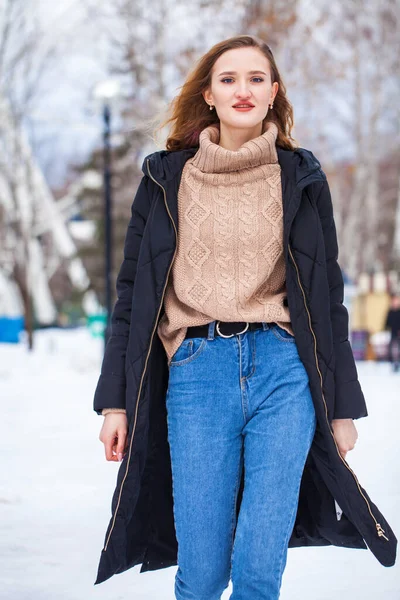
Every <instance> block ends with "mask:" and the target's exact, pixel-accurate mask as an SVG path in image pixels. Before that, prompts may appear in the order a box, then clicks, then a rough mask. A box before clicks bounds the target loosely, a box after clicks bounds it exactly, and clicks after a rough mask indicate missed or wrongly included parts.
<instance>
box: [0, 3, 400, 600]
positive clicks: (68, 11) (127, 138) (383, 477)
mask: <svg viewBox="0 0 400 600" xmlns="http://www.w3.org/2000/svg"><path fill="white" fill-rule="evenodd" d="M239 33H250V34H255V35H257V36H259V37H261V38H263V39H264V40H265V41H266V42H267V43H268V44H269V45H270V46H271V48H272V51H273V53H274V56H275V58H276V61H277V64H278V67H279V69H280V71H281V74H282V77H283V81H284V83H285V85H286V88H287V92H288V97H289V99H290V101H291V103H292V104H293V106H294V115H295V129H294V132H293V135H294V138H295V139H296V140H297V142H298V143H299V145H300V146H302V147H305V148H308V149H310V150H312V152H313V153H314V154H315V155H316V157H317V158H318V159H319V160H320V162H321V164H322V167H323V169H324V171H325V172H326V174H327V176H328V180H329V184H330V188H331V192H332V198H333V204H334V212H335V220H336V227H337V234H338V240H339V263H340V265H341V268H342V272H343V277H344V280H345V304H346V306H347V308H348V310H349V314H350V325H351V342H352V346H353V352H354V354H355V357H356V359H357V367H358V370H359V375H360V379H361V384H362V387H363V389H364V392H365V395H366V400H367V405H368V408H369V414H370V416H372V419H371V420H370V421H371V422H370V423H367V421H368V419H365V420H360V421H359V422H358V423H357V427H358V430H359V433H360V438H361V437H363V438H364V441H360V445H358V447H357V450H356V449H355V450H354V451H352V452H351V453H350V454H351V457H349V460H350V461H352V462H353V465H355V466H354V468H355V471H356V472H357V473H358V475H359V479H361V482H362V483H364V481H363V480H366V483H365V485H366V489H367V490H368V493H369V494H370V495H371V496H372V499H373V500H374V501H376V503H377V504H378V506H379V508H380V509H381V510H382V511H383V513H384V514H385V516H386V517H387V518H388V520H389V522H390V523H391V525H392V526H393V527H394V530H395V531H396V518H397V512H396V511H395V508H397V511H398V509H399V500H400V484H399V477H398V476H399V471H398V468H397V465H396V464H395V461H394V458H393V457H394V453H395V452H396V451H397V450H398V448H397V447H396V445H397V442H396V440H397V436H398V432H397V428H396V422H397V421H396V418H395V417H396V416H400V410H399V408H398V406H397V405H398V403H399V400H400V398H399V390H400V385H399V382H400V371H399V354H400V350H399V342H398V336H399V335H400V334H399V329H400V326H399V315H400V308H399V305H400V301H399V297H400V102H399V96H400V0H382V1H378V0H366V1H361V0H348V1H346V2H345V1H344V0H342V1H338V0H333V1H332V0H329V1H328V0H317V1H310V0H285V1H283V0H264V1H260V0H213V1H208V0H186V1H184V0H169V1H167V0H152V1H151V2H148V1H145V0H113V1H112V2H106V1H105V0H97V1H95V0H79V1H78V0H58V2H52V1H50V0H49V1H47V0H0V390H1V392H0V393H1V400H2V407H3V410H4V413H3V422H4V423H5V425H6V427H5V433H4V436H3V440H2V441H1V444H2V445H3V446H4V452H5V453H7V454H8V455H9V456H10V459H12V460H13V464H14V466H15V468H13V469H12V471H11V473H10V472H9V471H8V470H7V475H6V474H5V476H4V483H1V484H0V485H1V487H0V503H2V505H3V507H4V511H5V513H4V514H5V516H6V520H5V521H4V523H3V525H2V528H3V531H2V533H3V534H4V535H2V539H3V542H2V543H4V547H3V554H4V564H5V565H6V566H7V573H8V574H7V575H3V581H2V586H0V587H2V588H3V591H0V597H4V598H6V597H7V598H17V599H18V600H22V599H23V598H30V599H31V598H34V599H36V598H40V599H44V598H51V599H52V600H54V599H55V598H63V599H75V598H76V599H78V598H79V599H81V598H82V592H84V593H85V598H88V597H92V595H93V597H94V595H95V594H96V596H97V597H102V596H103V595H104V597H105V594H106V593H108V594H109V593H110V590H111V589H112V590H113V592H114V596H113V597H114V598H128V597H133V596H132V593H131V592H130V594H129V595H128V593H127V590H129V589H132V587H134V589H135V595H134V597H135V599H140V598H143V599H145V598H173V592H172V580H173V574H174V570H173V569H168V570H165V572H163V573H161V572H160V573H157V574H150V575H148V574H146V575H145V574H142V575H138V573H137V572H135V574H133V571H132V572H131V573H128V574H122V575H119V576H118V577H114V578H112V581H111V582H106V583H105V584H102V586H96V587H98V588H99V589H94V588H93V586H92V584H93V581H94V579H95V570H96V568H97V559H98V556H99V555H100V550H101V547H102V542H103V535H104V533H105V528H106V525H107V522H108V518H109V508H110V507H109V504H110V501H111V492H112V490H113V488H114V483H115V476H116V468H114V467H112V466H111V464H106V462H105V460H104V456H103V454H102V452H103V450H102V446H101V445H100V444H99V441H98V430H99V428H100V426H101V423H102V420H100V419H98V417H97V415H95V413H94V412H93V411H92V398H93V392H94V388H95V385H96V381H97V377H98V374H99V369H100V363H101V358H102V352H103V348H104V337H105V335H106V332H105V330H106V322H107V313H108V311H109V308H110V306H112V304H113V302H114V300H115V278H116V274H117V272H118V268H119V266H120V263H121V260H122V252H123V241H124V236H125V232H126V227H127V224H128V221H129V217H130V207H131V203H132V200H133V197H134V195H135V192H136V188H137V186H138V184H139V181H140V179H141V176H142V173H141V164H142V160H143V158H144V156H145V155H146V154H148V153H150V152H152V151H154V150H157V149H161V148H162V147H163V146H162V143H160V142H158V145H157V143H156V142H155V140H154V139H153V132H152V129H151V127H149V119H151V118H154V116H155V115H156V114H159V113H160V112H162V111H163V110H165V109H166V106H167V103H168V102H169V101H170V100H171V99H172V98H173V96H174V95H176V94H177V93H178V92H179V89H178V88H179V86H180V85H182V83H183V80H184V78H185V76H186V74H187V72H188V71H189V70H190V69H191V67H192V65H193V61H195V60H197V58H198V57H199V56H200V55H201V54H202V53H204V52H206V51H207V50H208V49H209V47H210V46H211V45H212V44H214V43H216V42H217V41H220V40H221V39H224V38H226V37H230V36H232V35H236V34H239ZM363 444H364V446H363ZM8 466H9V465H8ZM6 467H7V466H6V465H5V468H6ZM4 473H5V471H4ZM32 517H33V518H32ZM393 521H394V522H393ZM397 522H398V523H399V527H398V529H397V531H398V532H400V522H399V519H398V518H397ZM103 530H104V531H103ZM39 531H40V533H39ZM72 532H73V533H72ZM38 533H39V534H38ZM77 536H78V544H77ZM77 547H79V553H78V550H77ZM33 552H35V553H36V557H37V562H33V561H32V553H33ZM305 552H307V553H308V554H309V555H310V554H312V561H311V563H312V566H311V567H310V566H308V568H307V570H304V568H303V567H302V561H304V560H305V558H304V553H305ZM327 554H329V561H330V565H332V561H334V562H335V561H336V563H335V564H337V566H338V569H340V570H341V571H340V572H341V573H342V575H343V576H342V577H341V578H339V579H338V580H337V581H336V582H334V583H332V587H331V589H330V590H328V591H327V592H326V594H327V595H326V596H324V598H326V599H330V598H332V599H333V598H334V597H335V598H336V597H337V594H338V593H342V594H343V598H347V597H348V598H350V597H354V594H356V597H358V595H361V593H363V597H364V598H367V599H371V600H372V599H373V600H375V599H376V600H378V599H380V598H382V597H385V598H386V600H395V599H398V598H399V597H400V582H399V571H398V569H397V567H395V568H394V569H390V570H386V571H383V569H382V567H381V566H380V565H379V564H378V563H377V561H376V559H375V558H374V557H372V555H370V553H363V552H352V554H351V561H350V562H351V566H350V567H349V566H347V567H346V565H347V562H346V560H347V561H348V560H349V550H344V549H337V548H320V549H317V550H315V549H313V548H307V549H304V550H302V551H301V552H299V551H294V552H293V553H290V556H291V557H292V558H289V562H288V567H287V571H288V575H287V580H286V583H285V584H284V586H283V588H282V598H283V600H285V599H287V598H293V597H294V595H293V594H294V590H296V597H298V589H309V588H307V585H309V584H307V581H308V578H309V576H310V571H309V570H308V569H309V568H311V570H313V569H314V570H315V571H316V572H318V573H319V574H320V575H322V574H323V573H324V569H327V567H328V565H327V562H328V561H327ZM367 554H368V556H366V555H367ZM324 555H325V556H324ZM307 563H308V565H310V561H309V559H307ZM366 565H368V569H369V571H368V573H365V567H366ZM358 569H359V570H358ZM396 569H397V570H396ZM22 570H23V573H24V574H25V576H24V577H23V578H22V579H21V571H22ZM71 571H72V572H73V573H74V575H75V574H77V576H76V577H74V580H73V581H72V580H71V578H70V575H69V576H68V572H71ZM361 571H362V572H363V575H362V577H361ZM330 573H331V571H330ZM377 577H378V578H379V586H378V583H376V584H374V583H373V581H375V582H376V581H377ZM369 578H373V580H372V579H369ZM116 579H117V580H118V581H115V580H116ZM128 580H129V581H128ZM165 581H168V583H167V585H165ZM132 582H135V584H134V585H133V583H132ZM160 582H163V583H162V589H163V592H162V593H161V592H160V589H161V587H160V585H161V584H160ZM91 586H92V587H91ZM129 586H131V588H129ZM292 592H293V594H292ZM384 592H385V593H384ZM2 593H6V595H5V596H1V594H2ZM313 593H314V595H313ZM350 593H352V596H350ZM346 594H347V595H346ZM321 598H322V596H321V589H320V588H318V586H317V587H316V588H315V590H314V591H313V590H310V593H309V594H308V595H307V600H313V599H315V600H317V599H318V600H321Z"/></svg>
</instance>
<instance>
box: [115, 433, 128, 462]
mask: <svg viewBox="0 0 400 600" xmlns="http://www.w3.org/2000/svg"><path fill="white" fill-rule="evenodd" d="M125 441H126V431H125V430H123V431H119V432H118V444H117V458H118V460H122V454H123V452H124V448H125Z"/></svg>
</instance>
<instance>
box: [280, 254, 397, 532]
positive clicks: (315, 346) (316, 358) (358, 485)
mask: <svg viewBox="0 0 400 600" xmlns="http://www.w3.org/2000/svg"><path fill="white" fill-rule="evenodd" d="M289 253H290V256H291V258H292V261H293V264H294V266H295V267H296V273H297V280H298V282H299V286H300V289H301V292H302V294H303V301H304V306H305V308H306V311H307V315H308V323H309V326H310V331H311V333H312V335H313V338H314V355H315V364H316V367H317V370H318V373H319V378H320V384H321V394H322V399H323V401H324V406H325V417H326V422H327V423H328V427H329V431H330V432H331V435H332V437H333V441H334V442H335V446H336V450H337V453H338V455H339V457H340V458H341V460H342V462H343V464H344V465H345V466H346V467H347V469H348V470H349V471H350V473H351V474H352V475H353V477H354V480H355V482H356V484H357V487H358V489H359V492H360V494H361V496H362V497H363V498H364V500H365V502H366V504H367V506H368V510H369V512H370V514H371V517H372V518H373V519H374V521H375V527H376V530H377V533H378V536H379V537H383V538H385V540H386V541H389V538H388V537H386V535H385V530H384V529H383V528H382V526H381V525H380V524H379V523H378V521H377V520H376V518H375V516H374V514H373V513H372V510H371V506H370V504H369V502H368V500H367V498H366V497H365V496H364V494H363V492H362V490H361V487H360V484H359V483H358V479H357V477H356V474H355V473H354V471H353V470H352V469H351V468H350V467H349V465H348V464H347V462H346V460H345V459H344V458H343V456H342V455H341V453H340V450H339V448H338V445H337V443H336V440H335V436H334V435H333V432H332V429H331V426H330V423H329V419H328V408H327V405H326V401H325V396H324V392H323V387H322V374H321V371H320V368H319V363H318V356H317V338H316V336H315V333H314V330H313V328H312V325H311V316H310V311H309V310H308V306H307V302H306V295H305V293H304V289H303V286H302V283H301V281H300V275H299V269H298V266H297V263H296V261H295V259H294V256H293V253H292V248H291V246H290V244H289Z"/></svg>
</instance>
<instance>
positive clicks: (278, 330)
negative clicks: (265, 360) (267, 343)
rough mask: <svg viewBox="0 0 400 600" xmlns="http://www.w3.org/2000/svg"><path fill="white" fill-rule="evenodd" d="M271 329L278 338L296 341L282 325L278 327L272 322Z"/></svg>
mask: <svg viewBox="0 0 400 600" xmlns="http://www.w3.org/2000/svg"><path fill="white" fill-rule="evenodd" d="M272 331H273V333H274V334H275V337H277V338H278V340H281V341H283V342H292V343H295V341H296V340H295V337H294V335H292V334H290V333H289V332H288V331H286V329H283V327H280V326H279V325H278V324H277V323H274V324H273V326H272Z"/></svg>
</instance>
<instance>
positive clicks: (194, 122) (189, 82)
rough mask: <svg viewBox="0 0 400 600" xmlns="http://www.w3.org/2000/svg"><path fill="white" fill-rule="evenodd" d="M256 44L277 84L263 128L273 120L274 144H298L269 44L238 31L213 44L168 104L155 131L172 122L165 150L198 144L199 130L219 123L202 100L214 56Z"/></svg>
mask: <svg viewBox="0 0 400 600" xmlns="http://www.w3.org/2000/svg"><path fill="white" fill-rule="evenodd" d="M249 46H251V47H254V48H258V49H259V50H260V51H261V52H262V53H263V54H264V56H265V57H266V58H267V59H268V62H269V65H270V71H271V81H272V82H274V81H276V82H277V83H278V84H279V89H278V93H277V94H276V96H275V99H274V107H273V109H272V110H269V111H268V114H267V116H266V117H265V119H264V121H263V131H264V127H265V123H266V122H267V121H274V122H275V123H276V125H277V126H278V136H277V140H276V144H277V146H280V147H281V148H284V149H285V150H294V149H295V148H296V147H297V145H296V141H295V140H294V139H293V138H292V136H291V131H292V128H293V125H294V120H293V107H292V105H291V104H290V102H289V100H288V99H287V97H286V88H285V85H284V83H283V81H282V78H281V76H280V74H279V71H278V68H277V66H276V63H275V59H274V56H273V54H272V51H271V49H270V47H269V46H268V45H267V44H266V43H265V42H264V41H263V40H261V39H259V38H257V37H255V36H252V35H238V36H235V37H231V38H228V39H227V40H223V41H222V42H219V43H218V44H215V45H214V46H213V47H212V48H211V49H210V50H209V51H208V52H207V53H206V54H204V55H203V56H202V57H201V58H200V59H199V60H198V61H197V63H196V65H195V67H194V69H193V70H192V72H191V73H189V75H188V77H187V79H186V81H185V83H184V84H183V85H182V86H181V90H182V91H181V92H180V93H179V94H178V95H177V96H175V97H174V98H173V100H172V101H171V103H170V104H169V111H168V112H169V113H170V114H171V116H170V117H169V118H167V119H166V120H164V121H163V122H162V123H161V124H160V126H159V127H157V129H156V131H159V130H160V129H162V128H163V127H165V126H166V125H168V124H170V123H172V127H171V131H170V133H169V136H168V138H167V141H166V149H167V150H183V149H184V148H189V147H191V146H198V143H199V135H200V133H201V131H202V130H203V129H204V128H205V127H207V126H208V125H211V124H213V123H219V118H218V115H217V114H216V111H215V110H214V111H210V109H209V106H208V104H207V103H206V102H205V101H204V98H203V96H202V92H203V91H205V90H206V89H207V88H208V87H210V85H211V71H212V68H213V66H214V64H215V62H216V61H217V59H218V58H219V57H220V56H221V54H223V53H224V52H226V51H227V50H231V49H233V48H243V47H249Z"/></svg>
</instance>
